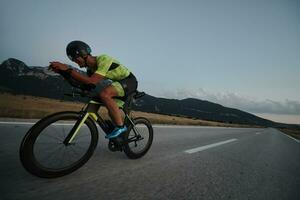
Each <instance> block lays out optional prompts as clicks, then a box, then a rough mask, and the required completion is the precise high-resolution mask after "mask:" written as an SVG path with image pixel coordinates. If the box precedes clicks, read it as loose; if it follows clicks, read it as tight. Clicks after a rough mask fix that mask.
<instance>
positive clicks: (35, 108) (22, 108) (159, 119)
mask: <svg viewBox="0 0 300 200" xmlns="http://www.w3.org/2000/svg"><path fill="white" fill-rule="evenodd" d="M84 105H85V104H83V103H80V102H70V101H63V100H54V99H48V98H43V97H34V96H26V95H13V94H9V93H0V117H1V118H22V119H40V118H43V117H45V116H46V115H49V114H51V113H55V112H59V111H67V110H68V111H80V110H81V109H82V108H83V107H84ZM99 112H100V114H101V116H104V118H107V117H108V114H107V110H106V109H105V108H101V109H100V111H99ZM132 115H133V116H134V117H139V116H143V117H146V118H148V119H149V120H150V121H151V122H152V123H153V124H172V125H195V126H221V127H253V126H249V125H239V124H227V123H220V122H213V121H205V120H200V119H190V118H185V117H176V116H168V115H161V114H154V113H145V112H139V111H133V112H132Z"/></svg>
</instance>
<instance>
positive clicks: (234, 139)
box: [184, 138, 238, 154]
mask: <svg viewBox="0 0 300 200" xmlns="http://www.w3.org/2000/svg"><path fill="white" fill-rule="evenodd" d="M236 140H238V139H236V138H233V139H230V140H225V141H222V142H217V143H213V144H209V145H205V146H201V147H197V148H193V149H188V150H186V151H184V152H185V153H190V154H191V153H196V152H199V151H204V150H206V149H210V148H213V147H216V146H220V145H223V144H227V143H230V142H234V141H236Z"/></svg>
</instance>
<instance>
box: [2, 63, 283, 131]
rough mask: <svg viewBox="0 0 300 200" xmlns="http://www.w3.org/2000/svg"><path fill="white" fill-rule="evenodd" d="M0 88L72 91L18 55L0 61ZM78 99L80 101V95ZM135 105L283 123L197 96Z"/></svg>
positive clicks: (53, 94) (57, 94)
mask: <svg viewBox="0 0 300 200" xmlns="http://www.w3.org/2000/svg"><path fill="white" fill-rule="evenodd" d="M0 91H5V92H11V93H15V94H24V95H33V96H42V97H48V98H53V99H62V98H63V94H64V93H68V92H71V91H72V87H71V86H70V85H69V84H68V83H67V82H66V81H65V80H64V79H63V78H62V77H61V76H59V75H57V74H55V73H53V72H50V71H49V70H47V68H46V67H39V66H35V67H32V66H31V67H29V66H27V65H26V64H25V63H24V62H22V61H20V60H18V59H15V58H9V59H7V60H5V61H3V62H2V63H1V65H0ZM77 100H79V101H82V99H77ZM134 109H135V110H139V111H143V112H152V113H158V114H167V115H173V116H184V117H189V118H195V119H203V120H211V121H218V122H226V123H240V124H249V125H260V126H272V127H276V126H283V125H284V124H281V123H275V122H273V121H270V120H266V119H263V118H260V117H257V116H255V115H253V114H251V113H247V112H244V111H241V110H239V109H236V108H228V107H225V106H223V105H221V104H217V103H213V102H209V101H207V100H201V99H196V98H185V99H182V100H178V99H167V98H162V97H154V96H151V95H149V94H147V95H145V96H144V97H143V98H140V99H137V100H136V102H135V104H134Z"/></svg>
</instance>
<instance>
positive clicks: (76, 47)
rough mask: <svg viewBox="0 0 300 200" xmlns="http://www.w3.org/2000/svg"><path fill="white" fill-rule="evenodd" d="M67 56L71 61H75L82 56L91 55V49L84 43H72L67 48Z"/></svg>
mask: <svg viewBox="0 0 300 200" xmlns="http://www.w3.org/2000/svg"><path fill="white" fill-rule="evenodd" d="M66 51H67V55H68V57H69V58H70V60H74V59H75V58H77V57H79V56H81V57H83V56H86V55H90V54H91V52H92V51H91V48H90V47H89V45H87V44H86V43H84V42H82V41H72V42H70V43H69V44H68V46H67V48H66Z"/></svg>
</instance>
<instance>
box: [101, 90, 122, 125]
mask: <svg viewBox="0 0 300 200" xmlns="http://www.w3.org/2000/svg"><path fill="white" fill-rule="evenodd" d="M115 96H118V91H117V90H116V88H115V87H114V86H113V85H110V86H108V87H106V88H105V89H104V90H102V91H101V92H100V94H99V97H100V99H101V100H102V102H103V103H104V104H105V106H106V108H107V110H108V113H109V116H110V118H111V119H112V121H113V122H114V123H115V125H117V126H123V119H122V116H121V112H120V109H119V107H118V105H117V104H116V102H115V100H114V99H113V97H115Z"/></svg>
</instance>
